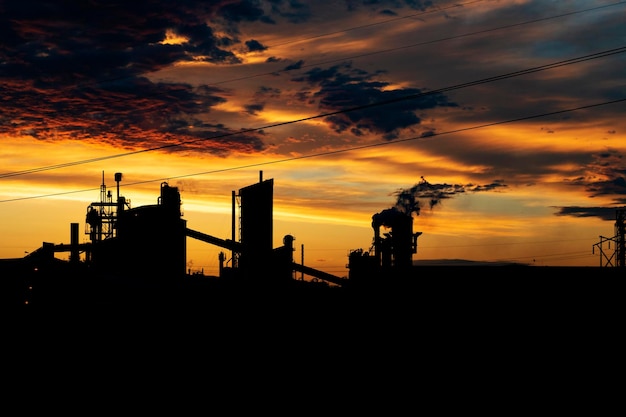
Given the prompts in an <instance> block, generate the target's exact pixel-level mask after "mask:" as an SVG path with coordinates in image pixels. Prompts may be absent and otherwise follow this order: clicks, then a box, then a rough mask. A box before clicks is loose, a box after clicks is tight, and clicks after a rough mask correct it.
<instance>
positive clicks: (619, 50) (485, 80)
mask: <svg viewBox="0 0 626 417" xmlns="http://www.w3.org/2000/svg"><path fill="white" fill-rule="evenodd" d="M623 52H626V47H620V48H614V49H609V50H606V51H602V52H597V53H593V54H589V55H584V56H580V57H577V58H571V59H567V60H562V61H557V62H553V63H551V64H546V65H541V66H538V67H532V68H527V69H524V70H520V71H514V72H511V73H507V74H502V75H497V76H493V77H488V78H483V79H480V80H476V81H471V82H467V83H462V84H456V85H453V86H449V87H443V88H440V89H435V90H430V91H427V92H423V93H417V94H410V95H406V96H402V97H397V98H394V99H389V100H384V101H379V102H375V103H368V104H364V105H361V106H356V107H352V108H348V109H341V110H337V111H333V112H327V113H321V114H317V115H314V116H309V117H303V118H300V119H295V120H289V121H285V122H280V123H273V124H269V125H265V126H261V127H255V128H249V129H242V130H239V131H237V132H227V133H223V134H220V135H215V136H210V137H207V138H199V139H194V140H186V141H181V142H178V143H171V144H167V145H162V146H157V147H153V148H147V149H141V150H137V151H132V152H126V153H121V154H115V155H107V156H101V157H97V158H91V159H84V160H80V161H73V162H66V163H62V164H56V165H49V166H45V167H39V168H31V169H27V170H22V171H15V172H10V173H5V174H0V179H2V178H8V177H14V176H19V175H26V174H32V173H36V172H42V171H49V170H52V169H59V168H67V167H71V166H76V165H82V164H87V163H92V162H99V161H104V160H109V159H115V158H121V157H125V156H130V155H137V154H141V153H146V152H151V151H157V150H163V149H170V148H175V147H179V146H183V145H189V144H193V143H198V142H202V141H205V140H212V139H219V138H224V137H228V136H235V135H241V134H243V133H250V132H255V131H258V130H266V129H270V128H274V127H278V126H285V125H290V124H294V123H300V122H304V121H308V120H313V119H318V118H321V117H328V116H334V115H337V114H342V113H348V112H352V111H358V110H364V109H368V108H372V107H378V106H383V105H387V104H393V103H398V102H402V101H407V100H414V99H418V98H423V97H426V96H430V95H436V94H441V93H445V92H448V91H453V90H458V89H462V88H466V87H473V86H476V85H480V84H484V83H488V82H493V81H500V80H504V79H507V78H512V77H517V76H520V75H527V74H532V73H536V72H540V71H546V70H549V69H554V68H558V67H562V66H565V65H572V64H576V63H580V62H584V61H588V60H592V59H598V58H605V57H607V56H611V55H615V54H619V53H623ZM618 101H619V100H618ZM609 103H611V102H609ZM395 142H398V141H397V140H396V141H395ZM369 146H371V145H368V147H369ZM357 149H358V148H357ZM339 152H343V151H339ZM331 153H332V152H331ZM316 156H319V154H317V155H316ZM309 157H310V156H309ZM302 158H304V157H302ZM252 166H256V164H255V165H252Z"/></svg>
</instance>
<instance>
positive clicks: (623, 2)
mask: <svg viewBox="0 0 626 417" xmlns="http://www.w3.org/2000/svg"><path fill="white" fill-rule="evenodd" d="M620 4H626V1H621V2H618V3H612V4H605V5H602V6H598V7H592V8H589V9H583V10H576V11H573V12H568V13H563V14H560V15H555V16H548V17H543V18H537V19H532V20H527V21H525V22H519V23H512V24H510V25H505V26H498V27H495V28H490V29H483V30H479V31H476V32H468V33H462V34H460V35H454V36H447V37H445V38H439V39H432V40H429V41H424V42H418V43H414V44H410V45H403V46H398V47H395V48H388V49H381V50H378V51H373V52H368V53H364V54H359V55H353V56H349V57H342V58H336V59H330V60H327V61H320V62H315V63H312V64H303V65H300V66H298V67H297V68H283V69H281V70H277V71H270V72H264V73H258V74H253V75H248V76H245V77H238V78H230V79H227V80H223V81H216V82H213V83H210V84H207V85H220V84H227V83H231V82H235V81H244V80H248V79H251V78H257V77H265V76H268V75H276V74H280V73H283V72H290V71H294V70H300V69H303V68H310V67H315V66H318V65H324V64H332V63H333V62H342V61H346V60H351V59H357V58H364V57H369V56H373V55H379V54H384V53H388V52H397V51H401V50H404V49H410V48H415V47H418V46H424V45H431V44H434V43H438V42H445V41H451V40H454V39H461V38H466V37H469V36H474V35H481V34H485V33H490V32H495V31H499V30H503V29H510V28H513V27H518V26H524V25H529V24H532V23H538V22H545V21H547V20H552V19H558V18H561V17H566V16H571V15H575V14H579V13H586V12H591V11H594V10H598V9H603V8H606V7H612V6H618V5H620ZM340 32H341V31H339V32H336V33H340Z"/></svg>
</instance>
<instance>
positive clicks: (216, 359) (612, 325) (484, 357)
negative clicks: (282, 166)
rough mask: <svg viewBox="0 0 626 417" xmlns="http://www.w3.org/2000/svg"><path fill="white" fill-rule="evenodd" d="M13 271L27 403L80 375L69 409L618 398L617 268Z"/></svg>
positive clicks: (480, 404)
mask: <svg viewBox="0 0 626 417" xmlns="http://www.w3.org/2000/svg"><path fill="white" fill-rule="evenodd" d="M1 272H2V274H1V277H2V297H3V298H2V303H3V306H15V307H17V308H14V309H12V311H13V313H8V314H5V322H11V323H13V326H11V327H13V328H14V330H15V331H13V332H8V331H7V330H6V327H7V326H6V325H5V326H4V328H3V341H4V344H3V347H4V349H5V353H4V359H5V362H6V363H7V364H10V365H11V366H7V368H13V369H16V373H17V374H18V376H16V377H14V379H11V378H10V377H7V378H5V379H7V381H12V382H13V384H9V385H12V386H14V385H15V381H20V380H23V381H24V382H23V385H21V386H20V387H21V388H22V390H23V391H24V392H27V393H28V397H29V401H32V400H33V399H35V400H36V399H37V398H38V397H35V396H33V394H32V392H33V390H32V387H33V384H34V383H36V382H39V383H41V384H42V385H44V386H45V390H46V391H48V390H51V389H54V388H62V389H63V390H64V391H67V389H68V385H67V380H70V381H71V384H72V385H71V388H72V394H71V395H72V398H76V397H77V394H76V392H80V393H81V395H80V397H81V398H83V400H85V398H90V399H91V404H93V405H95V404H109V403H110V402H111V400H112V398H113V397H115V398H133V399H135V400H136V399H137V398H140V399H141V401H140V402H141V407H142V409H144V407H145V406H146V404H149V405H151V406H152V407H155V408H159V409H161V408H162V407H163V404H167V402H168V399H169V400H170V401H172V398H176V399H178V397H172V394H173V393H175V392H176V391H177V390H179V389H180V387H185V388H184V390H185V393H186V394H185V395H184V399H185V400H186V401H188V400H190V399H194V398H198V400H201V401H202V402H203V404H204V405H202V406H206V404H205V403H206V402H207V401H210V402H214V401H217V402H219V398H222V397H223V398H228V399H229V400H230V399H231V398H232V396H233V395H234V393H238V394H237V397H236V398H237V400H239V401H243V402H245V403H246V404H248V401H249V398H254V397H253V396H252V395H250V393H251V392H257V393H258V392H262V393H263V395H262V397H264V398H265V402H263V403H258V402H254V405H253V407H254V408H255V410H256V409H259V408H263V407H267V408H269V407H272V408H271V409H272V410H274V411H275V410H276V409H281V410H282V409H283V408H285V411H288V412H289V414H293V412H294V410H295V408H294V407H297V409H298V410H300V409H304V407H306V410H309V411H310V410H316V411H317V409H319V411H320V412H328V410H330V407H331V405H324V410H322V409H321V406H320V404H324V403H323V402H321V403H320V401H321V400H320V398H321V397H323V398H325V399H327V400H331V401H332V407H336V404H337V401H340V403H342V404H343V405H344V407H343V409H345V410H346V411H348V410H350V411H355V409H358V410H359V411H360V410H361V409H363V411H369V412H372V411H374V412H379V413H381V414H390V413H393V414H400V413H405V412H406V410H407V409H410V410H413V412H419V411H420V410H422V409H423V410H426V409H428V410H431V409H436V410H446V411H448V410H452V409H454V410H459V411H460V410H463V412H465V413H466V412H468V411H475V412H482V413H485V412H487V413H489V414H491V415H500V414H502V412H503V410H511V409H515V410H519V411H524V412H528V413H536V412H537V410H542V411H548V410H554V411H557V410H558V411H563V410H564V409H565V407H566V405H571V406H572V411H574V408H575V411H577V412H581V411H582V412H587V413H591V414H597V413H598V412H601V413H602V412H603V411H605V408H603V407H606V404H608V403H610V402H611V401H613V400H617V399H621V392H620V391H619V384H615V383H614V382H612V381H614V378H613V377H611V375H613V374H616V373H617V377H618V379H619V370H620V365H619V364H621V357H622V356H623V352H622V349H621V347H622V346H623V343H622V342H621V337H622V334H621V333H622V330H623V305H624V301H623V299H624V291H623V288H624V285H623V280H624V275H625V272H626V271H624V270H621V269H617V268H556V267H535V266H533V267H500V266H484V267H483V266H471V267H468V266H452V267H441V266H423V267H422V266H420V267H416V268H415V269H414V270H413V271H412V272H411V274H410V275H409V276H407V277H405V278H402V279H397V278H391V279H388V278H389V277H377V278H380V279H372V280H371V281H370V282H362V283H361V285H349V286H346V287H343V286H342V287H336V286H329V285H324V284H323V283H310V282H302V281H292V282H289V283H280V284H278V283H272V277H266V276H258V277H254V279H253V280H250V281H248V282H243V281H239V282H238V281H228V280H225V279H222V278H209V277H201V276H187V277H185V278H183V279H180V280H175V281H171V280H168V279H167V278H165V279H163V277H142V278H133V279H131V278H122V277H114V276H101V277H98V278H94V277H93V276H89V275H85V274H83V273H70V272H69V271H66V272H67V273H65V274H58V273H55V274H49V273H45V271H37V273H35V272H33V273H26V272H25V271H24V270H21V269H20V268H18V267H17V266H16V265H13V266H10V265H9V264H6V263H5V264H4V269H2V271H1ZM42 272H43V273H42ZM20 274H24V275H20ZM7 349H9V351H8V353H7ZM613 376H615V375H613ZM105 381H106V384H110V385H111V387H112V388H111V389H110V390H106V389H105V388H103V386H104V385H105ZM145 387H150V391H151V394H150V396H149V397H147V398H146V399H144V397H137V395H139V394H138V393H139V392H140V391H141V390H142V389H144V388H145ZM243 393H245V394H246V395H243ZM125 395H126V397H125ZM157 397H158V398H157ZM63 401H64V403H63V406H64V407H66V406H67V404H66V402H67V400H66V397H64V396H63ZM296 401H297V404H296V403H295V402H296ZM235 403H236V401H235V402H233V401H229V405H228V406H229V407H233V406H234V405H233V404H235ZM279 403H281V404H282V403H284V406H283V408H281V406H280V405H279ZM212 404H213V403H212ZM250 404H252V403H250ZM294 404H296V405H295V406H294ZM316 405H317V406H318V408H317V409H316V408H315V407H316ZM170 406H171V407H176V410H177V411H180V407H184V402H180V401H176V402H175V404H170ZM81 407H82V405H81ZM287 407H288V408H287ZM355 407H357V408H355ZM183 409H184V408H183ZM612 409H614V408H612ZM173 410H174V408H172V411H173ZM161 411H162V410H161ZM606 411H609V410H608V409H607V410H606ZM606 411H605V412H604V414H606Z"/></svg>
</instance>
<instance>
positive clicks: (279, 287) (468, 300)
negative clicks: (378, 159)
mask: <svg viewBox="0 0 626 417" xmlns="http://www.w3.org/2000/svg"><path fill="white" fill-rule="evenodd" d="M625 275H626V270H624V269H623V268H616V267H604V268H601V267H597V268H596V267H545V266H525V265H508V266H482V265H472V266H466V265H456V266H415V267H414V268H413V269H412V270H410V271H408V272H406V273H404V274H402V275H393V276H392V275H384V274H382V275H380V274H378V275H372V276H370V277H365V278H360V279H358V280H356V279H350V280H347V279H346V281H345V282H344V283H343V285H335V284H330V283H326V282H324V281H317V282H312V281H301V280H288V281H287V282H284V281H283V282H277V281H276V279H275V278H274V277H271V276H263V275H259V276H254V277H252V278H247V279H239V278H217V277H207V276H202V275H187V276H184V277H179V278H169V277H159V276H143V277H136V276H135V277H129V276H124V274H123V273H122V272H118V273H116V274H112V273H108V274H98V275H94V274H91V273H90V272H89V271H88V270H84V269H71V268H68V267H67V265H66V264H63V263H59V265H55V266H51V267H48V268H46V269H43V270H41V269H40V270H37V269H33V268H30V267H25V266H24V264H23V263H20V262H7V261H4V262H1V263H0V276H1V278H0V280H1V285H2V288H1V294H2V299H1V302H2V304H4V305H14V306H24V307H26V308H29V309H57V308H69V307H80V308H92V307H93V308H99V307H102V308H106V307H124V308H128V307H130V308H147V309H156V308H196V309H203V308H204V309H211V308H214V309H218V308H220V307H224V308H230V309H233V308H246V307H249V308H253V307H254V308H256V309H257V310H258V309H259V308H261V310H265V309H272V308H275V309H280V308H285V309H290V310H292V311H297V310H304V311H306V310H309V309H313V310H316V309H317V310H319V311H320V312H321V311H324V310H325V311H330V310H331V309H333V308H337V309H339V308H354V309H361V310H376V309H377V308H378V306H381V305H384V306H386V307H387V308H392V309H393V308H422V309H428V310H429V311H428V312H425V313H427V314H433V312H440V313H442V314H444V313H446V312H448V311H451V310H458V311H461V310H462V309H471V310H472V311H476V310H480V309H482V308H497V309H500V310H511V309H516V308H517V309H519V310H524V311H532V309H533V308H536V309H542V308H557V306H559V305H561V306H567V307H568V308H579V309H582V308H587V307H592V306H593V307H595V308H596V309H602V308H606V307H609V306H612V305H615V304H616V303H617V302H621V299H622V297H623V292H622V288H623V285H622V282H623V280H624V277H625Z"/></svg>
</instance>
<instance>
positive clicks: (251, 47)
mask: <svg viewBox="0 0 626 417" xmlns="http://www.w3.org/2000/svg"><path fill="white" fill-rule="evenodd" d="M246 47H247V48H248V51H250V52H260V51H265V50H266V49H267V46H265V45H263V44H262V43H261V42H259V41H257V40H254V39H250V40H249V41H246Z"/></svg>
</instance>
